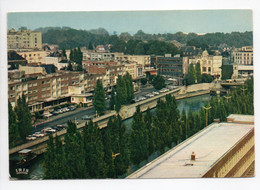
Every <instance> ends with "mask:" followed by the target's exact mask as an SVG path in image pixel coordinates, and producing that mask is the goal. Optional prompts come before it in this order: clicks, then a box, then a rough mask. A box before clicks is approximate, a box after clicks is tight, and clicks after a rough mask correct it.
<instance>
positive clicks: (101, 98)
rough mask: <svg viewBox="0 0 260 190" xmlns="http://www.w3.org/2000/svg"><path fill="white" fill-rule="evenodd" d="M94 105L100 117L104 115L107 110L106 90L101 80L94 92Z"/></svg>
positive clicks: (98, 81)
mask: <svg viewBox="0 0 260 190" xmlns="http://www.w3.org/2000/svg"><path fill="white" fill-rule="evenodd" d="M93 105H94V108H95V110H96V111H97V113H98V115H103V114H104V112H105V110H106V99H105V90H104V88H103V85H102V82H101V81H100V80H97V85H96V88H95V90H94V97H93Z"/></svg>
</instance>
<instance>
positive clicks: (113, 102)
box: [109, 88, 116, 110]
mask: <svg viewBox="0 0 260 190" xmlns="http://www.w3.org/2000/svg"><path fill="white" fill-rule="evenodd" d="M115 93H116V92H115V89H114V88H112V92H111V98H110V101H109V108H110V110H114V109H115V105H116V94H115Z"/></svg>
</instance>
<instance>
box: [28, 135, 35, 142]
mask: <svg viewBox="0 0 260 190" xmlns="http://www.w3.org/2000/svg"><path fill="white" fill-rule="evenodd" d="M35 139H36V137H34V136H32V135H28V137H26V140H28V141H31V140H35Z"/></svg>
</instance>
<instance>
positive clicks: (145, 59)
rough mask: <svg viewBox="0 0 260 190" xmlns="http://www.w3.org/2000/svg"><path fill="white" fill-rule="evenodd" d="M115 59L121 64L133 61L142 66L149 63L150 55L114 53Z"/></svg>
mask: <svg viewBox="0 0 260 190" xmlns="http://www.w3.org/2000/svg"><path fill="white" fill-rule="evenodd" d="M115 61H118V62H119V63H121V64H124V63H126V62H128V63H133V62H135V63H136V64H138V65H143V66H150V65H151V57H150V55H115Z"/></svg>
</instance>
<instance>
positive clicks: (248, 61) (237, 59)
mask: <svg viewBox="0 0 260 190" xmlns="http://www.w3.org/2000/svg"><path fill="white" fill-rule="evenodd" d="M233 56H234V64H236V65H253V62H254V59H253V47H252V46H244V47H242V48H239V49H236V50H235V51H234V52H233Z"/></svg>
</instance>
